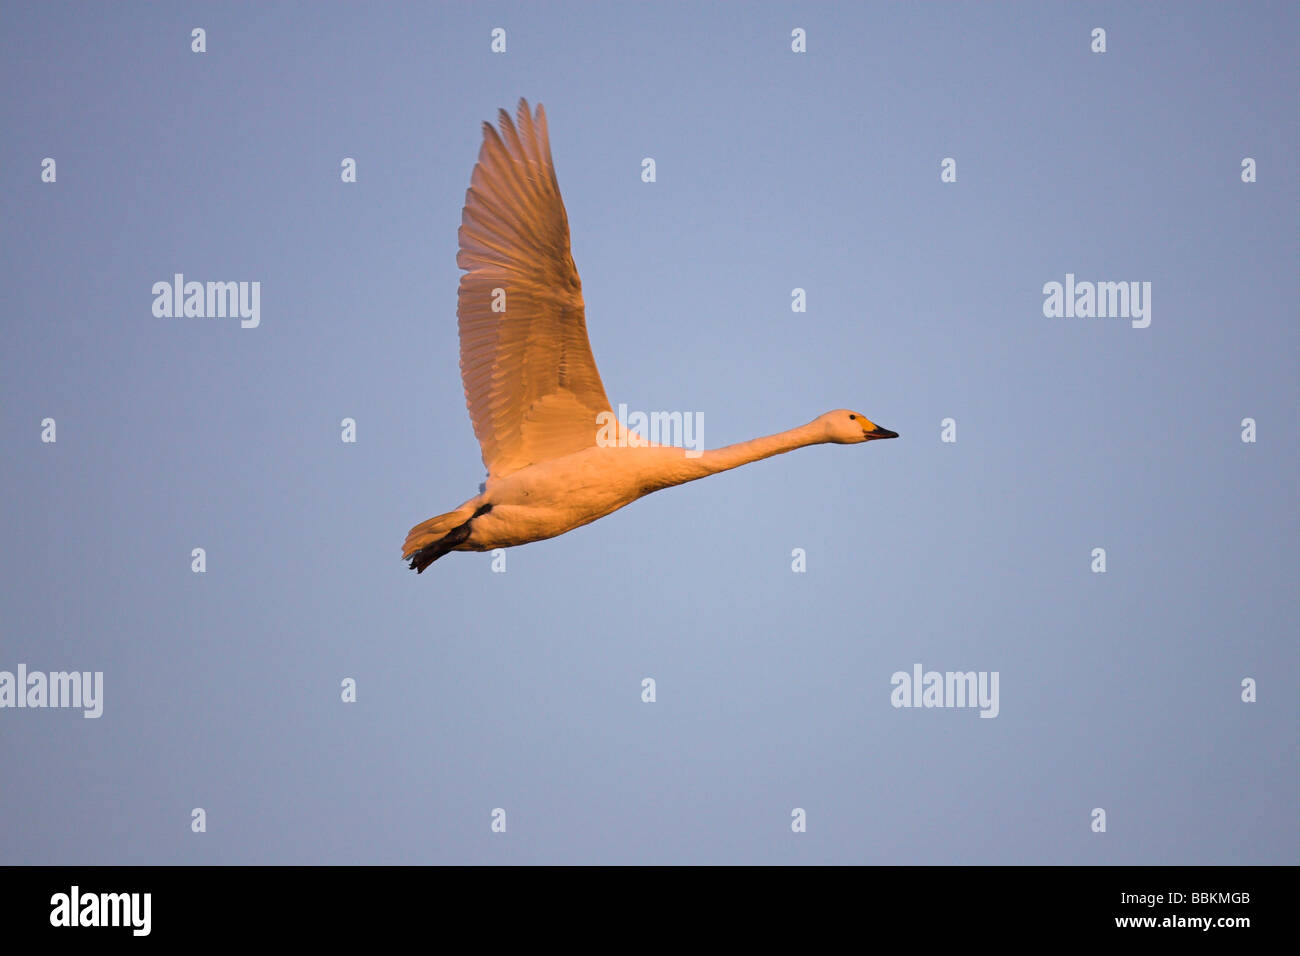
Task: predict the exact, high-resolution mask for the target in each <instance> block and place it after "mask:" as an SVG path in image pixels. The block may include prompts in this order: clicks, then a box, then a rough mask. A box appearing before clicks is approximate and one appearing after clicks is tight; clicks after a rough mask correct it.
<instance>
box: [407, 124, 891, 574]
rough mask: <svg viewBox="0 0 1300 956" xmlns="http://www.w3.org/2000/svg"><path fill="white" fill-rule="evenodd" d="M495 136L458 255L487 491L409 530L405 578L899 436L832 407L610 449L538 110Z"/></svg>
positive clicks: (490, 136)
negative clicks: (732, 478)
mask: <svg viewBox="0 0 1300 956" xmlns="http://www.w3.org/2000/svg"><path fill="white" fill-rule="evenodd" d="M498 125H499V126H500V129H499V130H498V129H496V128H494V127H493V126H492V124H491V123H486V122H485V123H484V124H483V145H482V147H481V148H480V150H479V156H478V163H477V164H476V165H475V166H474V173H473V176H472V177H471V179H470V186H469V189H468V190H467V191H466V193H465V207H464V209H463V211H462V213H461V225H460V233H459V240H460V251H459V253H458V255H457V256H456V264H457V265H458V266H459V267H460V268H461V269H463V270H464V271H465V274H464V275H462V276H461V278H460V289H459V293H458V300H457V308H456V314H457V317H458V320H459V330H460V372H461V379H462V381H463V383H464V386H465V400H466V406H467V407H468V409H469V416H470V420H471V421H472V423H473V425H474V434H475V436H476V437H477V438H478V441H479V446H480V448H481V449H482V452H483V464H484V465H485V466H486V467H487V472H488V474H487V480H486V481H485V482H484V483H483V484H482V485H480V486H479V492H480V493H479V494H478V495H475V496H474V497H473V498H470V499H469V500H468V501H466V502H464V503H463V504H461V505H460V506H459V507H457V508H455V509H454V510H452V511H448V512H447V513H446V514H440V515H437V516H436V517H433V518H430V519H428V520H427V521H422V522H421V523H420V524H417V525H416V526H415V527H414V528H412V529H411V530H410V533H409V534H407V536H406V542H405V543H404V544H403V545H402V559H403V560H404V561H409V562H410V568H411V569H412V570H414V571H416V572H418V573H423V572H424V569H425V568H427V567H428V566H429V565H430V564H432V563H433V562H434V561H437V560H438V559H439V558H440V557H442V556H443V555H444V554H447V553H449V552H451V551H491V550H495V549H496V548H509V547H513V546H516V545H521V544H527V543H529V542H531V541H541V540H543V539H545V538H553V537H555V536H556V535H560V534H564V533H565V532H566V531H572V530H573V529H574V528H579V527H581V526H583V525H585V524H589V523H591V522H592V521H595V520H596V519H597V518H603V517H604V516H605V515H607V514H609V513H610V512H613V511H617V510H618V509H619V508H622V507H623V506H624V505H627V504H631V503H632V502H633V501H635V500H636V499H638V498H641V497H643V496H645V495H648V494H650V493H651V492H654V491H659V490H660V489H663V488H669V487H671V486H673V485H680V484H683V483H684V482H687V481H695V480H696V479H697V478H703V477H705V476H706V475H716V474H717V473H718V472H721V471H728V470H729V469H732V468H738V467H740V466H741V465H746V464H749V463H750V462H752V461H759V460H761V459H763V458H770V457H772V456H773V455H782V454H785V453H786V452H788V451H793V450H794V449H796V448H803V447H805V446H807V445H817V444H822V443H825V442H832V443H835V444H840V445H856V444H861V443H863V442H868V441H872V440H874V439H881V438H897V437H898V433H897V432H892V431H890V430H889V429H887V428H881V427H880V426H878V425H876V424H875V423H874V422H872V421H871V420H870V419H868V418H867V417H866V416H865V415H863V414H861V413H860V412H854V411H850V410H848V409H843V408H841V409H836V410H835V411H831V412H827V413H826V414H824V415H821V416H819V417H817V418H815V419H813V420H812V421H811V422H809V423H808V424H806V425H801V426H799V427H798V428H792V429H790V430H789V431H784V432H780V433H779V434H775V435H768V436H766V437H764V438H755V439H754V440H753V441H747V442H741V443H739V444H736V445H728V446H726V447H725V448H717V449H713V450H709V451H703V452H698V451H697V452H689V451H688V450H687V449H684V448H679V447H676V446H672V445H657V444H652V443H650V442H648V441H646V440H645V439H643V438H641V436H639V435H636V434H635V433H632V432H629V431H627V430H626V429H625V428H624V426H623V425H621V424H616V425H615V427H616V428H617V430H618V433H617V440H615V441H611V440H610V439H609V432H608V425H609V423H610V421H611V418H612V415H613V413H612V409H611V407H610V402H609V399H608V398H606V397H605V387H604V385H603V384H602V383H601V380H600V373H599V372H598V371H597V370H596V361H595V359H594V358H593V357H592V354H591V344H590V343H589V342H588V340H587V326H586V321H585V318H584V310H583V304H582V283H581V281H579V279H578V270H577V268H576V267H575V266H574V264H573V257H572V256H571V255H570V252H569V220H568V216H567V215H566V214H565V211H564V202H563V200H562V199H561V198H560V188H559V185H558V184H557V183H556V179H555V168H554V166H553V164H552V161H551V145H550V140H549V138H548V135H547V130H546V112H545V110H544V109H543V108H542V106H541V104H538V106H537V112H536V113H535V114H534V113H532V112H531V111H530V110H529V107H528V102H527V101H526V100H523V99H521V100H520V101H519V106H518V110H517V116H516V119H515V121H513V122H512V121H511V119H510V114H508V113H507V112H506V111H505V110H500V112H499V116H498ZM602 422H603V423H604V425H602V424H601V423H602Z"/></svg>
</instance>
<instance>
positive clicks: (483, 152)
mask: <svg viewBox="0 0 1300 956" xmlns="http://www.w3.org/2000/svg"><path fill="white" fill-rule="evenodd" d="M500 126H501V130H500V132H499V133H498V132H497V130H496V129H494V128H493V127H492V125H491V124H489V123H484V124H483V147H482V149H480V150H479V156H478V164H477V165H476V166H475V167H474V175H473V178H472V179H471V180H470V187H469V190H468V191H467V192H466V194H465V209H464V212H463V213H462V214H461V226H460V253H459V255H458V256H457V257H456V263H457V265H459V266H460V267H461V268H462V269H464V270H466V271H465V274H464V275H463V276H461V278H460V298H459V302H458V304H457V308H456V313H457V315H458V316H459V319H460V374H461V378H462V379H463V380H464V383H465V401H466V404H467V405H468V407H469V417H470V419H471V420H472V421H473V423H474V434H475V435H476V436H477V437H478V441H479V446H480V447H481V448H482V450H483V464H485V465H486V466H487V469H488V479H489V481H491V480H492V479H496V478H502V477H504V476H506V475H508V474H510V473H511V472H513V471H518V470H519V469H520V468H523V467H525V466H527V465H530V464H534V463H536V462H541V461H547V460H549V459H552V458H559V457H561V456H563V455H568V454H572V453H573V452H577V451H581V450H582V449H584V448H588V447H591V446H592V445H595V444H596V435H597V431H598V429H599V423H598V422H597V420H596V416H597V415H598V414H599V413H600V412H609V411H610V407H609V399H608V398H606V397H605V387H604V385H602V384H601V381H600V373H599V372H597V371H596V360H595V359H594V358H592V355H591V345H590V343H589V342H588V341H587V324H586V321H585V320H584V318H583V306H582V282H581V281H580V280H579V279H578V270H577V268H576V267H575V266H574V264H573V257H572V256H571V255H570V254H569V219H568V216H566V215H565V212H564V201H563V200H562V199H561V198H560V187H559V185H558V184H557V183H556V181H555V169H554V167H553V165H552V163H551V145H550V141H549V139H548V138H547V135H546V113H545V112H544V111H543V110H542V107H541V106H540V105H539V106H538V107H537V115H536V116H535V117H534V116H533V115H531V114H530V113H529V110H528V104H527V102H525V101H524V100H520V101H519V112H518V119H517V122H514V123H512V122H511V121H510V116H509V114H507V113H506V111H505V110H501V113H500Z"/></svg>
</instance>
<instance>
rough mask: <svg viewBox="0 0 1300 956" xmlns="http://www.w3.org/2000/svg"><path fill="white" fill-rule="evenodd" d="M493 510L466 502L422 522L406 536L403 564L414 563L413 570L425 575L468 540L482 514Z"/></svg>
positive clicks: (412, 564) (489, 507)
mask: <svg viewBox="0 0 1300 956" xmlns="http://www.w3.org/2000/svg"><path fill="white" fill-rule="evenodd" d="M491 510H492V506H491V505H484V506H483V507H481V508H478V509H475V507H474V502H473V501H467V502H465V504H463V505H461V506H460V507H459V508H457V509H456V510H455V511H448V512H447V513H446V514H443V515H438V516H437V517H434V518H430V519H429V520H428V521H421V522H420V523H419V524H417V525H416V526H415V527H414V528H412V529H411V530H410V531H409V532H408V533H407V535H406V543H405V544H403V545H402V560H403V561H410V562H411V565H410V566H411V570H412V571H414V572H415V573H416V574H423V573H424V569H425V568H427V567H428V566H429V565H431V564H433V562H435V561H437V560H438V559H439V558H441V557H442V556H443V555H444V554H447V553H448V552H449V551H455V550H456V548H457V546H459V545H460V544H461V543H463V542H464V541H465V539H466V538H468V537H469V525H470V522H471V521H473V520H474V519H475V518H477V517H478V516H479V515H481V514H485V513H486V512H488V511H491Z"/></svg>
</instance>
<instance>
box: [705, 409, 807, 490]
mask: <svg viewBox="0 0 1300 956" xmlns="http://www.w3.org/2000/svg"><path fill="white" fill-rule="evenodd" d="M825 441H827V438H826V432H825V430H824V429H823V428H822V427H821V425H819V424H818V423H817V422H809V423H808V424H807V425H800V426H799V427H798V428H791V429H790V430H789V431H784V432H778V433H777V434H775V435H767V436H765V437H763V438H755V439H753V440H752V441H743V442H740V443H739V444H736V445H727V446H726V447H724V448H714V449H712V450H711V451H706V452H704V453H703V454H702V455H700V457H699V458H696V459H694V461H693V462H692V464H694V465H695V466H696V467H697V468H699V469H700V474H698V475H694V476H692V477H697V478H703V477H704V476H705V475H716V474H717V473H718V472H720V471H730V470H731V469H732V468H739V467H740V466H741V465H748V464H749V463H750V462H751V461H760V460H762V459H764V458H771V457H772V456H773V455H784V454H785V453H786V452H788V451H794V450H795V449H796V448H803V447H805V446H806V445H817V444H821V443H822V442H825ZM688 480H689V479H688Z"/></svg>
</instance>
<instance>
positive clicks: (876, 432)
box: [866, 425, 898, 438]
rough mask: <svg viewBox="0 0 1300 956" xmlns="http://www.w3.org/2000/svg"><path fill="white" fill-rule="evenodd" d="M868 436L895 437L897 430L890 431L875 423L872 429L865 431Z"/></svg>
mask: <svg viewBox="0 0 1300 956" xmlns="http://www.w3.org/2000/svg"><path fill="white" fill-rule="evenodd" d="M866 435H867V437H868V438H897V437H898V432H891V431H890V430H889V429H888V428H881V427H880V426H879V425H877V426H876V427H875V428H874V429H873V430H872V431H869V432H867V433H866Z"/></svg>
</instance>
